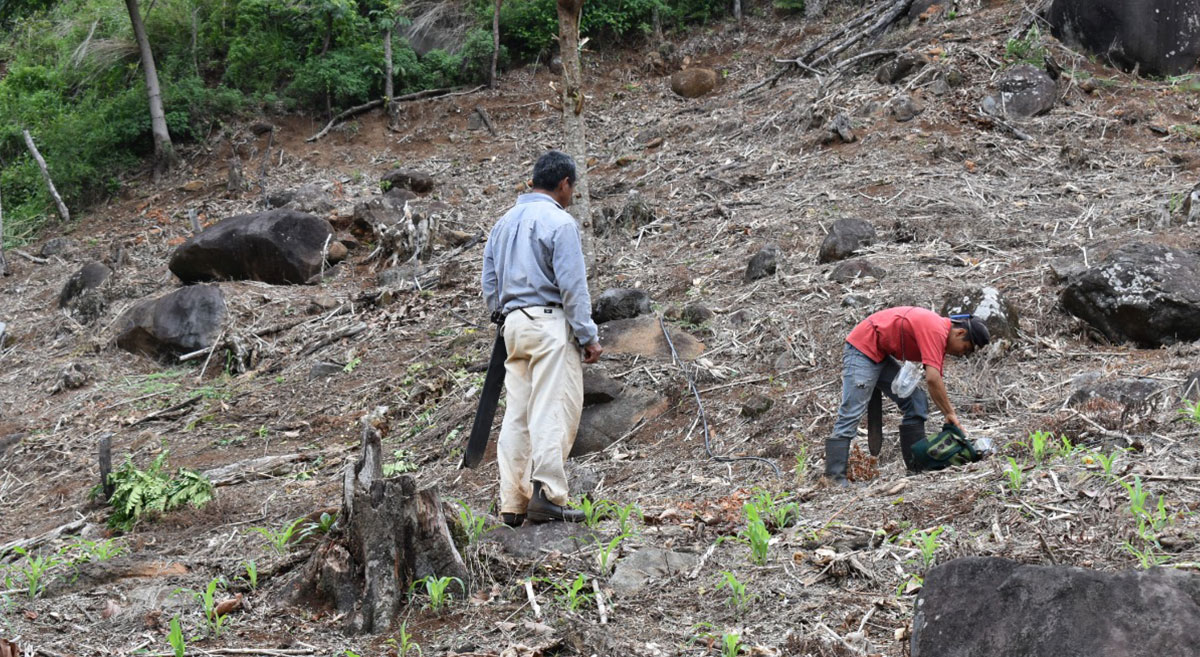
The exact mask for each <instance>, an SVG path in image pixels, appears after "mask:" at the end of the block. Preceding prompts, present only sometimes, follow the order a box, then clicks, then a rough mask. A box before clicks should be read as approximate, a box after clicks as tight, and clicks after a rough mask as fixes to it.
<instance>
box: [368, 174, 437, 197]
mask: <svg viewBox="0 0 1200 657" xmlns="http://www.w3.org/2000/svg"><path fill="white" fill-rule="evenodd" d="M380 180H382V181H383V182H386V183H388V184H389V185H391V188H390V189H396V188H399V189H408V190H412V191H414V192H416V193H418V194H426V193H429V192H431V191H433V184H434V183H433V176H431V175H429V174H427V173H421V172H420V171H413V170H411V169H393V170H391V171H389V172H387V173H385V174H383V178H381V179H380ZM389 191H390V190H389Z"/></svg>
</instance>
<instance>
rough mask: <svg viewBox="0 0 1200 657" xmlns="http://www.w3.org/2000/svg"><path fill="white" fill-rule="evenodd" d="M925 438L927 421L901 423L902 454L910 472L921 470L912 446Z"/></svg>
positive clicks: (905, 465)
mask: <svg viewBox="0 0 1200 657" xmlns="http://www.w3.org/2000/svg"><path fill="white" fill-rule="evenodd" d="M924 438H925V423H924V422H913V423H907V424H901V425H900V454H901V456H903V457H904V467H906V468H908V471H909V472H914V473H915V472H920V471H921V470H920V468H918V467H917V464H916V462H915V461H914V460H913V452H912V446H913V445H916V444H917V443H919V442H921V440H922V439H924Z"/></svg>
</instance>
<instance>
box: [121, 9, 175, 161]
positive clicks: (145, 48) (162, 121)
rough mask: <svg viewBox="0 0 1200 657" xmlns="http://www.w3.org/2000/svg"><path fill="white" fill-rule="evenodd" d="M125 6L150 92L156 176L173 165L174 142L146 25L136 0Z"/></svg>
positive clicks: (151, 130)
mask: <svg viewBox="0 0 1200 657" xmlns="http://www.w3.org/2000/svg"><path fill="white" fill-rule="evenodd" d="M125 8H126V9H128V10H129V20H130V22H132V23H133V37H134V39H136V40H137V44H138V50H139V51H141V54H142V70H143V71H144V72H145V73H146V93H147V95H149V96H150V132H151V133H153V134H154V179H155V180H158V179H159V178H160V177H162V174H163V173H165V172H167V171H169V170H170V169H171V167H173V166H175V163H176V156H175V146H174V145H173V144H172V143H171V134H170V133H169V132H167V115H166V112H164V111H163V104H162V90H161V89H160V88H159V86H158V68H157V67H156V66H155V65H154V53H153V52H152V51H151V50H150V39H149V37H147V36H146V27H145V26H144V25H142V15H141V13H140V12H139V10H138V0H125Z"/></svg>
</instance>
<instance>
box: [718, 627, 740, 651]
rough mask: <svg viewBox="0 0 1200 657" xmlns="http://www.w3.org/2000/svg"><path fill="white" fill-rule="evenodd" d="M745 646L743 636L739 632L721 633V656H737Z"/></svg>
mask: <svg viewBox="0 0 1200 657" xmlns="http://www.w3.org/2000/svg"><path fill="white" fill-rule="evenodd" d="M743 647H744V646H743V645H742V637H741V636H739V635H738V633H737V632H733V631H729V632H726V633H724V634H722V635H721V657H737V655H739V654H741V652H742V648H743Z"/></svg>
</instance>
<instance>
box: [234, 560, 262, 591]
mask: <svg viewBox="0 0 1200 657" xmlns="http://www.w3.org/2000/svg"><path fill="white" fill-rule="evenodd" d="M242 568H245V569H246V576H245V577H242V576H241V575H238V579H240V580H242V581H244V582H246V585H247V586H249V587H250V590H251V591H253V590H255V589H257V588H258V564H256V563H254V560H253V559H251V560H249V561H243V562H242Z"/></svg>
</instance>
